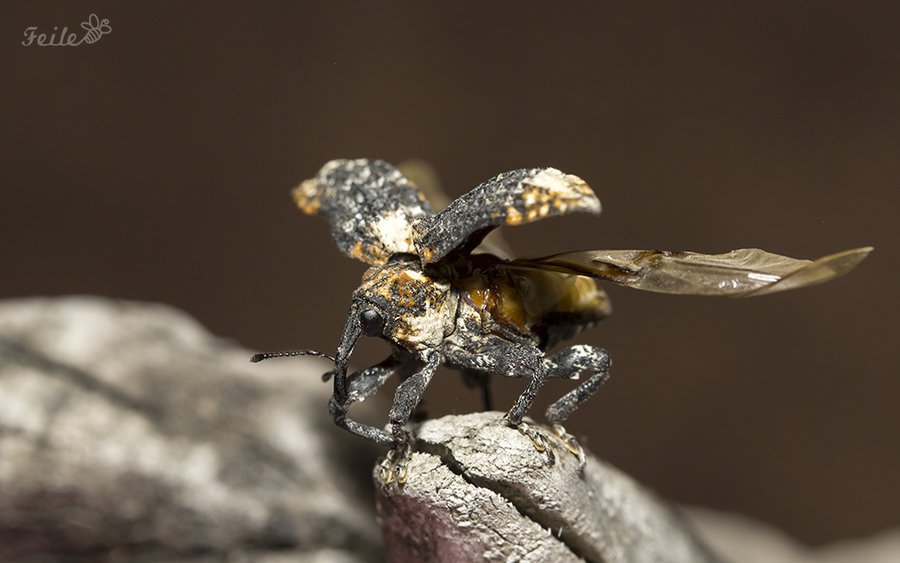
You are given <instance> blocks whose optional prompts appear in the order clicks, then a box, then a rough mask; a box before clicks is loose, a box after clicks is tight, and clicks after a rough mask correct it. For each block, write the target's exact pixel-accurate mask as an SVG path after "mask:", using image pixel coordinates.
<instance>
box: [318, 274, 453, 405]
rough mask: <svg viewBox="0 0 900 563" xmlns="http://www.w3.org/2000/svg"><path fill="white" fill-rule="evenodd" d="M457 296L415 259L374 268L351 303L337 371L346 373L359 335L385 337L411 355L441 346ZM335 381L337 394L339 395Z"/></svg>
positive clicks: (448, 331) (338, 355)
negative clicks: (429, 274) (425, 271)
mask: <svg viewBox="0 0 900 563" xmlns="http://www.w3.org/2000/svg"><path fill="white" fill-rule="evenodd" d="M455 314H456V298H455V295H454V293H453V292H452V291H451V289H450V284H449V282H446V281H443V280H436V279H434V278H431V277H429V276H428V275H426V274H425V273H424V272H423V271H422V267H421V266H420V265H419V262H418V260H416V259H409V260H407V259H402V258H399V259H394V260H392V261H390V262H388V263H387V264H384V265H381V266H375V267H372V268H370V269H369V270H368V271H367V272H366V273H365V274H364V275H363V280H362V284H361V285H360V286H359V288H358V289H357V290H356V291H355V292H354V293H353V302H352V303H351V305H350V313H349V315H348V317H347V324H346V325H345V326H344V333H343V335H342V336H341V343H340V345H339V346H338V353H337V356H336V357H335V371H336V372H337V373H338V374H345V373H346V370H347V365H348V363H349V358H350V354H351V353H352V352H353V347H354V346H355V344H356V341H357V339H359V337H360V336H362V335H365V336H374V337H380V338H384V339H385V340H388V341H389V342H390V343H391V344H393V345H395V346H399V347H401V348H403V349H405V350H407V351H409V352H412V353H413V354H416V355H419V354H421V353H423V352H424V351H425V350H429V349H434V348H436V347H438V346H439V345H440V343H441V341H442V340H443V339H444V336H446V335H448V334H450V332H451V331H452V330H453V326H454V317H455ZM337 387H338V382H337V378H336V380H335V393H336V394H337V395H338V397H340V396H341V394H340V392H339V391H338V389H337Z"/></svg>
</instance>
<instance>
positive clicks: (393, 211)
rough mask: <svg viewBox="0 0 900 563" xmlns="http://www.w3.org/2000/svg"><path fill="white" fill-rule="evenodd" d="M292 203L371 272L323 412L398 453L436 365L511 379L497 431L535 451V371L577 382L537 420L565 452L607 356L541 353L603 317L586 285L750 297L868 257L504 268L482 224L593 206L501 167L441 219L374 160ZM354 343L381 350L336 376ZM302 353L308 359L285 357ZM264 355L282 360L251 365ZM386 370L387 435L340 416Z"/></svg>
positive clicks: (586, 191) (545, 179) (589, 195)
mask: <svg viewBox="0 0 900 563" xmlns="http://www.w3.org/2000/svg"><path fill="white" fill-rule="evenodd" d="M293 196H294V199H295V201H296V203H297V205H298V206H299V207H300V208H301V209H302V210H303V211H304V212H306V213H309V214H320V215H323V216H324V217H325V218H326V219H327V220H328V222H329V224H330V225H331V232H332V235H333V237H334V239H335V242H336V243H337V245H338V247H339V248H340V249H341V251H343V252H344V253H345V254H348V255H349V256H351V257H353V258H357V259H360V260H362V261H364V262H367V263H369V264H370V265H371V267H370V268H369V270H368V271H367V272H366V273H365V274H364V276H363V280H362V284H361V285H360V287H359V288H358V289H357V290H356V291H355V292H354V294H353V299H352V303H351V306H350V313H349V315H348V318H347V323H346V325H345V327H344V332H343V335H342V337H341V340H340V343H339V345H338V350H337V354H336V355H335V358H334V369H332V370H331V371H329V372H328V373H327V374H325V378H326V379H328V378H330V377H334V394H333V396H332V398H331V400H330V402H329V410H330V412H331V413H332V415H333V416H334V419H335V422H336V423H337V424H338V425H340V426H342V427H343V428H345V429H347V430H349V431H350V432H352V433H354V434H357V435H359V436H362V437H365V438H368V439H371V440H374V441H375V442H378V443H379V444H382V445H385V446H390V447H392V448H393V449H392V452H401V453H402V452H405V451H408V436H407V434H406V431H405V430H404V425H405V424H406V423H407V422H408V420H409V417H410V415H411V413H412V411H413V409H414V408H415V407H416V405H417V404H418V403H419V401H420V399H421V398H422V395H423V393H424V391H425V388H426V387H427V386H428V383H429V382H430V380H431V378H432V376H433V375H434V373H435V371H436V370H437V368H438V366H439V365H441V364H444V365H447V366H449V367H451V368H456V369H459V370H461V371H462V372H463V373H464V374H467V375H469V376H470V377H474V378H476V380H483V379H484V377H485V376H486V375H488V374H497V375H504V376H509V377H518V378H524V379H526V380H527V381H528V382H527V384H526V387H525V390H524V391H523V392H522V394H521V395H520V397H519V398H518V400H517V401H516V403H515V404H514V405H513V406H512V408H511V409H510V410H509V411H508V413H507V414H506V422H507V423H508V424H510V425H512V426H514V427H516V428H518V429H519V430H520V431H522V432H523V433H524V434H526V435H527V436H529V437H530V438H531V439H532V441H533V442H534V444H535V446H536V447H537V448H538V449H539V450H543V449H545V446H546V439H545V438H544V437H543V436H542V435H541V434H540V433H538V432H535V431H534V430H532V429H531V428H529V427H528V426H527V425H525V424H524V423H523V422H522V419H523V417H524V416H525V414H526V413H527V412H528V410H529V408H530V407H531V405H532V403H533V402H534V399H535V397H536V395H537V393H538V390H539V389H540V387H541V385H542V384H543V382H544V380H545V379H547V378H565V379H578V378H579V377H580V376H582V375H584V376H585V378H584V380H583V381H581V383H580V384H579V385H578V386H577V387H576V388H575V389H573V390H572V391H570V392H569V393H567V394H566V395H564V396H563V397H562V398H560V399H559V400H557V401H556V402H554V403H553V404H552V405H551V406H550V407H549V408H548V409H547V411H546V418H547V420H548V421H549V422H551V423H552V424H553V425H554V429H555V430H556V432H557V434H558V435H559V436H560V438H562V439H563V440H564V442H565V443H566V445H567V446H569V448H570V449H571V450H572V451H573V452H574V453H576V454H578V455H580V448H579V447H578V446H577V444H576V443H575V441H574V439H572V437H571V436H569V435H568V434H566V433H565V431H564V430H563V429H562V426H561V423H562V422H563V421H564V420H565V419H566V418H567V417H568V416H569V414H570V413H571V412H572V411H573V410H574V409H575V408H577V407H578V405H580V404H581V403H582V402H583V401H584V400H585V399H587V398H588V397H589V396H590V395H591V394H593V393H594V392H595V391H596V390H597V389H598V388H599V387H600V386H601V385H602V384H603V382H604V381H606V379H607V377H608V370H609V365H610V358H609V355H608V354H607V353H606V351H605V350H602V349H600V348H597V347H594V346H587V345H575V346H570V347H568V348H565V349H563V350H561V351H559V352H556V353H555V354H553V355H550V356H547V355H546V354H545V352H546V351H547V350H548V349H549V348H550V347H552V346H554V345H555V344H557V343H559V342H561V341H563V340H565V339H568V338H570V337H572V336H574V335H575V334H577V333H578V332H580V331H581V330H583V329H585V328H588V327H590V326H592V325H593V324H595V323H596V322H598V321H599V320H601V319H603V318H604V317H605V316H607V315H608V314H609V313H610V310H611V309H610V303H609V299H608V298H607V296H606V294H605V293H604V292H603V290H602V289H601V288H600V287H599V286H598V285H597V283H596V281H597V280H605V281H610V282H613V283H616V284H619V285H625V286H629V287H633V288H636V289H644V290H649V291H657V292H665V293H680V294H695V295H731V296H751V295H761V294H765V293H772V292H775V291H780V290H784V289H791V288H795V287H802V286H807V285H812V284H816V283H821V282H824V281H827V280H829V279H832V278H835V277H837V276H839V275H842V274H844V273H846V272H848V271H849V270H851V269H852V268H853V267H854V266H855V265H856V264H857V263H859V262H860V261H861V260H862V259H863V258H865V256H866V255H867V254H868V253H869V252H870V251H871V248H860V249H856V250H849V251H845V252H842V253H838V254H834V255H831V256H826V257H824V258H820V259H819V260H816V261H809V260H796V259H793V258H787V257H784V256H778V255H775V254H771V253H768V252H764V251H762V250H758V249H743V250H735V251H732V252H729V253H726V254H719V255H705V254H698V253H692V252H665V251H642V250H625V251H583V252H569V253H564V254H558V255H555V256H546V257H541V258H531V259H513V260H510V259H506V258H505V257H503V258H501V257H498V256H496V255H494V254H491V253H486V252H484V248H485V247H486V246H487V245H486V244H483V243H484V239H485V237H486V236H487V235H488V233H489V232H490V231H491V230H493V229H495V228H496V227H499V226H502V225H519V224H523V223H528V222H532V221H537V220H539V219H542V218H546V217H552V216H559V215H564V214H568V213H572V212H584V213H592V214H598V213H599V212H600V202H599V200H598V199H597V197H596V195H594V193H593V191H591V189H590V188H589V187H588V186H587V184H586V183H585V182H584V181H583V180H581V179H580V178H578V177H577V176H573V175H569V174H564V173H562V172H560V171H558V170H555V169H552V168H532V169H522V170H514V171H511V172H506V173H503V174H500V175H498V176H497V177H495V178H493V179H491V180H489V181H487V182H485V183H483V184H481V185H480V186H478V187H477V188H475V189H474V190H472V191H471V192H469V193H467V194H465V195H463V196H461V197H460V198H458V199H456V200H455V201H453V202H451V203H450V204H449V205H448V206H447V207H446V208H445V209H443V210H441V211H440V212H435V210H434V209H433V208H432V206H431V204H430V203H429V201H428V200H427V199H426V197H425V195H424V193H423V192H422V191H421V190H420V189H419V188H418V187H416V186H415V185H413V184H412V183H411V182H410V181H409V180H408V179H407V178H406V177H405V176H404V175H403V174H402V173H401V172H400V171H399V170H397V169H396V168H394V167H393V166H391V165H389V164H387V163H386V162H383V161H380V160H365V159H359V160H334V161H331V162H329V163H327V164H326V165H325V166H324V167H323V168H322V169H321V171H320V172H319V173H318V175H317V176H316V177H315V178H313V179H310V180H307V181H305V182H303V183H302V184H301V185H300V186H298V187H297V188H295V189H294V191H293ZM362 335H366V336H374V337H380V338H383V339H386V340H387V341H389V342H390V343H391V344H392V346H393V349H392V354H391V356H390V357H388V358H387V359H386V360H384V361H383V362H381V363H379V364H377V365H375V366H372V367H369V368H366V369H363V370H360V371H357V372H355V373H352V374H349V375H348V374H347V367H348V363H349V358H350V355H351V353H352V351H353V347H354V345H355V343H356V341H357V339H358V338H359V337H360V336H362ZM307 353H314V352H312V351H301V352H296V353H295V354H307ZM319 354H320V353H319ZM276 355H282V354H258V355H256V356H254V358H253V359H254V361H258V360H261V359H265V358H267V357H272V356H276ZM320 355H321V354H320ZM392 375H397V376H399V378H400V379H401V383H400V385H399V387H398V388H397V391H396V393H395V395H394V402H393V405H392V407H391V411H390V416H389V421H390V431H385V430H382V429H380V428H375V427H372V426H367V425H364V424H360V423H358V422H356V421H354V420H352V419H350V418H349V417H348V416H347V412H348V408H349V407H350V405H351V404H352V403H354V402H358V401H362V400H365V399H366V398H368V397H369V396H371V395H372V394H374V393H375V392H376V391H377V390H378V389H379V388H380V387H381V386H382V385H383V384H384V383H385V381H386V380H387V379H388V378H390V377H391V376H392ZM478 378H481V379H478ZM389 457H390V456H389ZM393 469H395V468H392V470H393ZM389 473H390V472H389ZM400 473H401V477H400V478H399V480H401V481H402V479H403V477H402V474H403V472H402V471H401V472H400ZM390 478H391V477H390V476H388V477H387V478H386V480H390Z"/></svg>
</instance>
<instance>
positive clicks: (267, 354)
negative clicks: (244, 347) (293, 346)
mask: <svg viewBox="0 0 900 563" xmlns="http://www.w3.org/2000/svg"><path fill="white" fill-rule="evenodd" d="M293 356H318V357H320V358H328V359H329V360H331V361H332V362H333V361H334V357H333V356H329V355H328V354H326V353H324V352H319V351H318V350H291V351H288V352H261V353H259V354H253V357H252V358H250V361H251V362H253V363H256V362H261V361H263V360H268V359H270V358H288V357H293Z"/></svg>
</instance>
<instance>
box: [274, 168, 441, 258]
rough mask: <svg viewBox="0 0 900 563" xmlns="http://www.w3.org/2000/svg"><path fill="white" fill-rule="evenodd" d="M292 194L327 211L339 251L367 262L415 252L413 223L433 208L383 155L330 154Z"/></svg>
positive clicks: (311, 210)
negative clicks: (350, 156) (335, 156)
mask: <svg viewBox="0 0 900 563" xmlns="http://www.w3.org/2000/svg"><path fill="white" fill-rule="evenodd" d="M291 195H293V197H294V201H295V202H296V203H297V206H298V207H299V208H300V209H301V210H302V211H303V212H304V213H307V214H309V215H316V214H319V215H322V216H323V217H325V219H326V220H327V221H328V223H329V225H330V226H331V235H332V237H334V241H335V243H337V245H338V248H339V249H340V250H341V252H343V253H344V254H346V255H348V256H350V257H351V258H356V259H358V260H362V261H363V262H367V263H369V264H383V263H385V262H387V260H388V258H390V256H391V255H392V254H397V253H410V254H415V253H416V249H415V246H414V245H413V240H412V224H413V223H414V222H415V221H418V220H420V219H423V218H425V217H428V216H430V215H433V214H434V211H433V210H432V207H431V204H429V203H428V201H427V200H426V198H425V196H424V195H423V194H422V192H421V191H420V190H419V189H418V188H416V187H415V186H414V185H413V184H412V183H410V182H409V180H407V178H406V177H405V176H404V175H403V174H402V173H401V172H400V171H399V170H397V169H396V168H394V167H393V166H391V165H390V164H388V163H387V162H384V161H383V160H368V159H357V160H332V161H331V162H328V163H327V164H326V165H325V166H323V167H322V169H321V170H320V171H319V173H318V174H317V175H316V177H315V178H311V179H309V180H306V181H305V182H303V183H302V184H300V185H299V186H297V187H296V188H294V189H293V191H292V192H291Z"/></svg>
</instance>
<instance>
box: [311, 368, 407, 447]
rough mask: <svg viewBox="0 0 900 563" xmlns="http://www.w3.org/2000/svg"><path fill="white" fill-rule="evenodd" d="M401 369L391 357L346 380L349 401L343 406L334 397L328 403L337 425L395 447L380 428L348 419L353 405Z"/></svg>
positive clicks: (388, 435) (390, 438)
mask: <svg viewBox="0 0 900 563" xmlns="http://www.w3.org/2000/svg"><path fill="white" fill-rule="evenodd" d="M400 367H402V366H401V363H400V362H398V361H397V359H396V358H394V357H393V356H391V357H389V358H387V359H386V360H384V361H383V362H381V363H380V364H376V365H374V366H372V367H369V368H366V369H363V370H359V371H357V372H354V373H352V374H350V376H349V377H347V378H346V382H347V384H346V388H347V390H348V391H347V401H346V402H345V403H344V404H343V405H341V404H339V403H338V402H337V400H336V399H335V398H334V397H332V398H331V400H329V401H328V411H329V412H330V413H331V415H332V416H333V417H334V422H335V424H337V425H338V426H340V427H341V428H343V429H345V430H347V431H349V432H351V433H353V434H356V435H357V436H361V437H363V438H367V439H369V440H372V441H373V442H376V443H378V444H380V445H382V446H393V445H394V439H393V437H392V436H391V435H390V434H388V433H387V432H385V431H384V430H381V429H380V428H375V427H373V426H367V425H365V424H360V423H359V422H356V421H354V420H350V419H349V418H347V409H348V408H349V407H350V405H351V404H352V403H356V402H360V401H364V400H366V399H367V398H368V397H369V396H371V395H372V394H373V393H375V392H376V391H378V389H379V388H380V387H381V386H382V385H384V382H385V381H387V379H388V378H389V377H390V376H391V375H393V374H394V373H396V372H397V370H398V369H400Z"/></svg>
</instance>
